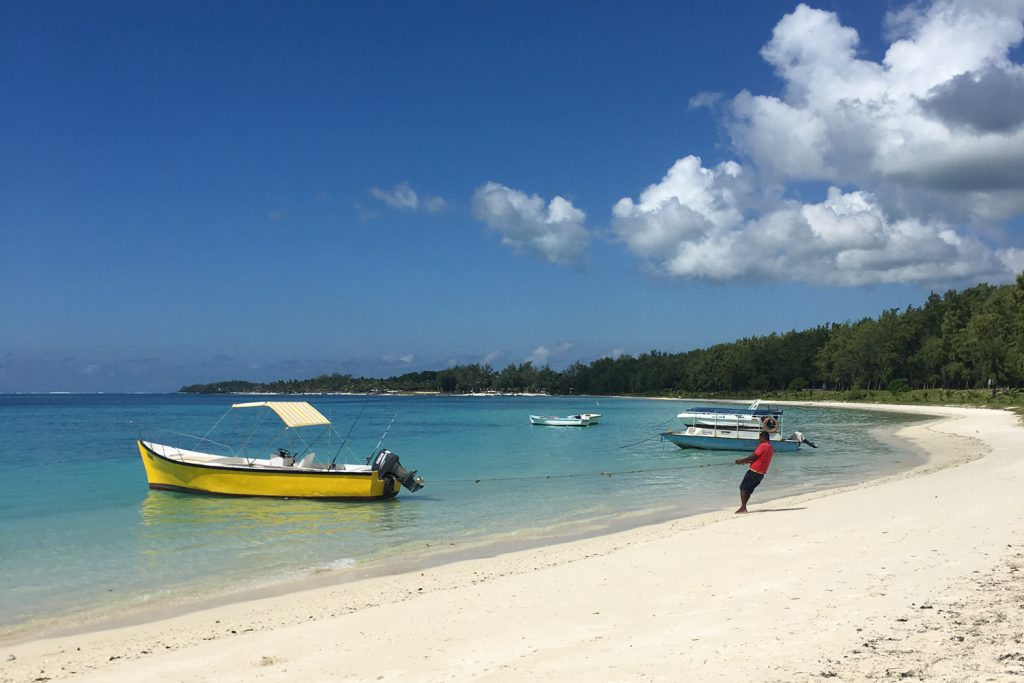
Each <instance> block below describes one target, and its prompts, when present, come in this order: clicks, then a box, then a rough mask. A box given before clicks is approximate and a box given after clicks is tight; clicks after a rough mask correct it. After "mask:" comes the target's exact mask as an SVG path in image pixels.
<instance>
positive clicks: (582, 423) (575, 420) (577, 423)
mask: <svg viewBox="0 0 1024 683" xmlns="http://www.w3.org/2000/svg"><path fill="white" fill-rule="evenodd" d="M530 424H533V425H540V426H543V427H589V426H590V425H591V424H593V423H592V422H591V421H590V420H588V419H587V418H583V417H552V416H549V415H531V416H530Z"/></svg>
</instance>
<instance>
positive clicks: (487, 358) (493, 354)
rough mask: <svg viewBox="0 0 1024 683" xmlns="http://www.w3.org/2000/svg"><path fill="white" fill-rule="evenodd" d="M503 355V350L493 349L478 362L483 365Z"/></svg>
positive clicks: (493, 361) (489, 363)
mask: <svg viewBox="0 0 1024 683" xmlns="http://www.w3.org/2000/svg"><path fill="white" fill-rule="evenodd" d="M504 357H505V352H504V351H502V350H500V349H495V350H493V351H491V352H490V353H488V354H487V355H486V356H484V357H483V358H482V359H481V360H480V362H481V363H483V364H484V365H491V364H492V363H495V362H497V361H499V360H501V359H502V358H504Z"/></svg>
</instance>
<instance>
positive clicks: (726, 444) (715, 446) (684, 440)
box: [661, 430, 800, 453]
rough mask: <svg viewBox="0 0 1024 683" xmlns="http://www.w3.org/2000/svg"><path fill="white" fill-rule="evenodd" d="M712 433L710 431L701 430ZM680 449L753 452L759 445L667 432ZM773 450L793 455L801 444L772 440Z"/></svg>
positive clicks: (738, 438)
mask: <svg viewBox="0 0 1024 683" xmlns="http://www.w3.org/2000/svg"><path fill="white" fill-rule="evenodd" d="M701 431H710V430H701ZM661 438H663V439H664V440H666V441H671V442H672V443H674V444H675V445H677V446H679V447H680V448H699V449H704V450H710V451H749V452H753V450H754V449H755V448H757V444H758V443H759V441H758V439H757V438H756V435H755V438H749V437H745V436H733V435H718V436H715V435H711V434H688V433H686V432H665V433H663V434H662V435H661ZM771 444H772V448H773V449H774V450H775V452H776V453H792V452H795V451H797V450H799V449H800V442H799V441H795V440H790V439H778V440H776V439H772V440H771Z"/></svg>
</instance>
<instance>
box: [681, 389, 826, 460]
mask: <svg viewBox="0 0 1024 683" xmlns="http://www.w3.org/2000/svg"><path fill="white" fill-rule="evenodd" d="M677 417H678V418H680V419H681V420H682V421H683V425H684V426H685V427H686V429H684V430H672V431H668V432H663V433H662V434H661V438H662V439H664V440H665V441H671V442H672V443H674V444H675V445H677V446H679V447H680V448H703V449H708V450H717V451H752V450H754V448H756V447H757V441H758V439H759V437H760V434H761V432H768V439H769V441H771V444H772V447H773V448H774V449H775V450H776V451H780V452H787V451H796V450H798V449H799V448H800V446H801V445H802V444H807V445H808V446H810V447H811V448H817V446H816V445H815V444H814V443H813V442H811V441H809V440H808V439H807V438H806V437H805V436H804V435H803V434H802V433H801V432H793V433H792V434H791V435H790V436H788V437H785V438H784V437H783V436H782V410H781V409H777V408H771V407H769V408H762V407H761V402H760V401H759V400H758V401H754V402H753V403H751V404H750V406H749V407H747V408H723V407H714V408H708V407H698V408H690V409H688V410H685V411H683V412H681V413H679V415H677Z"/></svg>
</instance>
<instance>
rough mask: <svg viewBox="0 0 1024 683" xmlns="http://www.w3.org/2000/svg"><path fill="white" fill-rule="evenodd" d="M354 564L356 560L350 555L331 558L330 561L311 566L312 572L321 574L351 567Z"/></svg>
mask: <svg viewBox="0 0 1024 683" xmlns="http://www.w3.org/2000/svg"><path fill="white" fill-rule="evenodd" d="M354 566H356V561H355V560H354V559H353V558H351V557H343V558H341V559H340V560H332V561H331V562H325V563H324V564H319V565H317V566H315V567H313V570H312V573H313V574H323V573H324V572H333V571H337V570H338V569H351V568H352V567H354Z"/></svg>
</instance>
